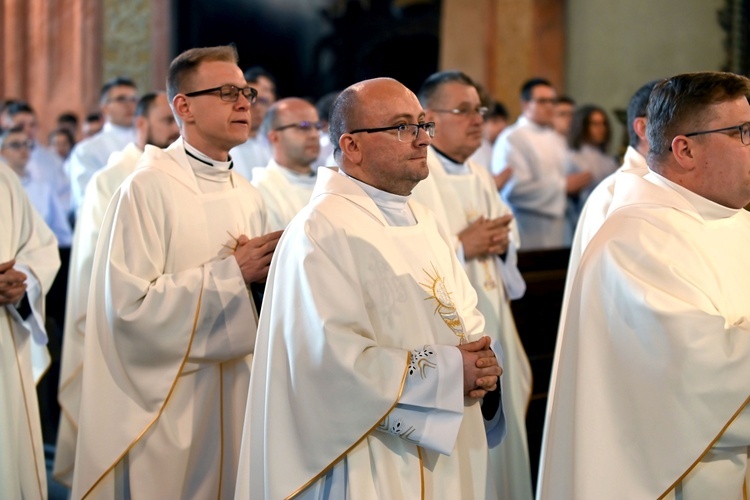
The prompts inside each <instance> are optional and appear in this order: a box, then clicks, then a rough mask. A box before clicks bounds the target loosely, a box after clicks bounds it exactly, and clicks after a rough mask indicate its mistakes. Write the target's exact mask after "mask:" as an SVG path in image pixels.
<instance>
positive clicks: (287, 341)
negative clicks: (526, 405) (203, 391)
mask: <svg viewBox="0 0 750 500" xmlns="http://www.w3.org/2000/svg"><path fill="white" fill-rule="evenodd" d="M434 130H435V129H434V124H433V123H430V122H427V121H426V120H425V115H424V111H423V110H422V107H421V106H420V104H419V101H418V100H417V98H416V96H415V95H414V94H413V93H412V92H411V91H409V90H408V89H407V88H406V87H404V86H403V85H401V84H400V83H398V82H397V81H395V80H392V79H387V78H379V79H375V80H367V81H364V82H360V83H357V84H355V85H353V86H351V87H349V88H347V89H345V90H344V91H343V92H342V93H341V94H340V95H339V96H338V98H337V99H336V101H335V103H334V105H333V110H332V113H331V122H330V133H331V142H332V143H333V144H334V145H335V148H336V149H335V152H334V155H335V156H336V159H337V162H338V163H339V165H340V169H339V170H338V171H337V170H336V169H332V168H326V167H321V168H320V169H318V184H317V185H316V188H315V193H314V194H313V198H312V200H311V202H310V204H308V205H307V207H305V208H304V209H303V210H302V211H301V212H300V214H299V215H298V216H297V217H295V218H294V220H292V222H291V223H290V224H289V226H288V227H287V229H286V230H285V233H286V234H285V236H284V239H283V241H282V242H281V244H280V246H279V249H278V256H277V257H276V259H274V264H273V266H272V270H271V271H270V273H269V288H268V289H267V291H266V296H267V299H268V300H269V302H267V303H266V304H267V305H266V306H264V309H263V314H262V315H261V320H260V324H259V329H258V332H259V335H258V343H257V346H256V351H255V352H256V357H255V360H254V363H255V366H254V367H253V369H254V371H253V378H252V380H251V388H250V401H249V406H248V413H247V414H246V416H245V420H246V431H245V433H244V435H243V440H244V443H243V447H242V449H243V456H242V457H241V458H242V461H241V463H240V477H239V480H238V490H237V495H238V498H288V497H290V496H295V495H298V496H296V497H295V498H349V497H352V498H446V499H447V498H494V490H493V486H492V480H493V478H492V472H491V471H489V470H488V468H487V446H488V445H487V439H488V437H487V435H486V434H485V426H484V425H483V420H482V410H481V409H480V399H481V398H482V397H484V395H485V394H486V393H487V391H492V390H494V389H495V388H496V385H497V376H498V375H499V374H500V373H501V369H500V367H499V366H498V361H497V358H496V357H495V355H494V352H493V351H492V350H490V349H489V347H488V346H489V343H490V342H489V338H487V337H483V336H482V335H483V331H484V329H483V327H484V321H483V319H482V315H481V314H480V313H479V311H477V309H476V294H475V293H474V291H473V290H472V288H471V284H470V283H469V281H468V279H467V278H466V274H465V273H464V272H463V270H462V269H461V264H460V263H459V262H458V260H457V259H456V256H455V253H454V252H453V248H452V245H451V243H450V240H451V238H450V236H448V235H447V234H446V233H445V232H444V230H443V229H442V226H440V225H439V223H438V222H437V221H436V219H435V217H434V215H433V214H432V213H431V212H430V211H429V210H428V209H427V208H425V207H424V206H422V205H420V204H419V203H415V202H413V201H410V200H409V194H410V193H411V191H412V190H413V189H414V187H415V186H416V185H417V184H418V183H419V182H420V181H422V180H423V179H424V178H425V177H426V176H427V174H428V168H427V161H426V158H427V147H428V146H429V144H430V142H431V137H432V135H433V133H434ZM493 410H494V411H493V412H491V413H492V414H493V416H494V417H496V420H495V421H493V423H494V424H496V427H494V429H493V431H491V432H495V433H498V434H501V433H502V427H503V426H502V421H501V415H502V411H501V409H500V408H499V407H498V406H495V407H494V409H493ZM498 439H499V436H498Z"/></svg>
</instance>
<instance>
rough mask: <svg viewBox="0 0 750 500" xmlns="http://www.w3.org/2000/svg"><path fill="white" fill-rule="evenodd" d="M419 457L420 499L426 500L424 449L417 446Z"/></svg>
mask: <svg viewBox="0 0 750 500" xmlns="http://www.w3.org/2000/svg"><path fill="white" fill-rule="evenodd" d="M417 455H419V481H420V483H421V488H422V489H421V494H420V495H419V497H420V498H421V499H422V500H424V459H423V458H422V447H421V446H417Z"/></svg>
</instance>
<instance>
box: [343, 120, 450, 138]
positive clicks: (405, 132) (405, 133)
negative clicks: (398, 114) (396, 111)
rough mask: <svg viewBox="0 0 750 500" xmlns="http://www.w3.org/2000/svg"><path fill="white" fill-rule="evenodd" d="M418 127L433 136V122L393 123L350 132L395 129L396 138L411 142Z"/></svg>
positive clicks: (415, 136)
mask: <svg viewBox="0 0 750 500" xmlns="http://www.w3.org/2000/svg"><path fill="white" fill-rule="evenodd" d="M419 129H422V130H424V131H425V133H427V135H429V136H430V137H435V122H426V123H402V124H401V125H394V126H392V127H379V128H358V129H357V130H352V131H350V132H349V133H350V134H358V133H360V132H365V133H367V134H371V133H373V132H386V131H388V130H396V131H397V132H398V140H399V141H400V142H413V141H414V140H415V139H416V138H417V135H418V134H419Z"/></svg>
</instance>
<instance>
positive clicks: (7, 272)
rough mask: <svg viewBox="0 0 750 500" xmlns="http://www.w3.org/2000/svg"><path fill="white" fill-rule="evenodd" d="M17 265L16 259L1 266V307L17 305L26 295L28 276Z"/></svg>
mask: <svg viewBox="0 0 750 500" xmlns="http://www.w3.org/2000/svg"><path fill="white" fill-rule="evenodd" d="M15 265H16V261H15V259H14V260H9V261H8V262H3V263H1V264H0V306H4V305H6V304H17V303H18V301H20V300H21V299H22V298H23V294H25V293H26V275H25V274H24V273H22V272H21V271H17V270H16V269H14V268H13V266H15Z"/></svg>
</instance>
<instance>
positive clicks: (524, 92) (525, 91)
mask: <svg viewBox="0 0 750 500" xmlns="http://www.w3.org/2000/svg"><path fill="white" fill-rule="evenodd" d="M539 85H543V86H545V87H552V84H551V83H550V82H549V80H547V79H545V78H531V79H529V80H526V81H525V82H523V85H521V100H522V101H523V102H529V101H530V100H531V94H532V93H533V91H534V87H538V86H539Z"/></svg>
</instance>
